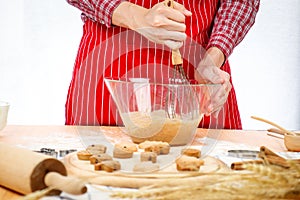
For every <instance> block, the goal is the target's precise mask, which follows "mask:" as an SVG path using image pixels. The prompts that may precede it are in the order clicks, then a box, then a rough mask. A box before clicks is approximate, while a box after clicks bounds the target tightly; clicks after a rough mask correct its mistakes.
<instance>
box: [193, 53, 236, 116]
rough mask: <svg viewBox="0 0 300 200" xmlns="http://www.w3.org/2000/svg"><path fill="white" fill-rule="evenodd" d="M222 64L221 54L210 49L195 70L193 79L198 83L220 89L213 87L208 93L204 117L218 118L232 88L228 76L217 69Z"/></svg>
mask: <svg viewBox="0 0 300 200" xmlns="http://www.w3.org/2000/svg"><path fill="white" fill-rule="evenodd" d="M223 62H224V55H223V53H222V52H221V51H220V50H219V49H217V48H215V47H212V48H211V49H209V50H208V51H207V53H206V54H205V56H204V59H202V61H201V62H200V63H199V65H198V67H197V69H196V70H195V79H196V80H197V81H198V83H214V84H220V87H215V88H212V89H211V90H210V91H208V92H209V100H208V102H205V103H206V105H205V107H204V112H205V114H206V115H210V114H213V116H215V117H217V116H218V114H219V111H220V109H221V108H222V107H223V105H224V103H225V102H226V100H227V97H228V94H229V92H230V90H231V88H232V86H231V84H230V75H229V74H228V73H227V72H225V71H223V70H221V69H220V68H219V67H221V65H222V64H223Z"/></svg>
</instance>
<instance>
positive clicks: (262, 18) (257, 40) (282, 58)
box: [0, 0, 300, 130]
mask: <svg viewBox="0 0 300 200" xmlns="http://www.w3.org/2000/svg"><path fill="white" fill-rule="evenodd" d="M0 10H1V12H0V27H1V31H0V100H5V101H8V102H10V104H11V108H10V112H9V118H8V124H64V104H65V99H66V95H67V90H68V86H69V82H70V80H71V75H72V69H73V63H74V60H75V57H76V52H77V48H78V44H79V41H80V37H81V33H82V22H81V19H80V12H79V11H78V10H76V9H75V8H73V7H71V6H69V5H68V4H67V3H66V2H65V1H64V0H52V1H39V0H27V1H19V0H10V1H3V2H2V5H1V8H0ZM230 61H231V66H232V72H233V74H232V76H233V81H234V84H235V88H236V92H237V97H238V101H239V106H240V111H241V117H242V121H243V125H244V129H266V128H269V127H270V126H268V125H265V124H263V123H261V122H257V121H254V120H252V119H250V116H251V115H257V116H261V117H265V118H267V119H270V120H273V121H275V122H277V123H279V124H281V125H282V126H284V127H286V128H288V129H298V130H299V129H300V101H299V96H300V77H299V76H298V75H299V74H300V1H299V0H286V1H281V0H272V1H267V0H262V1H261V8H260V12H259V14H258V16H257V20H256V24H255V26H254V27H253V29H252V30H251V31H250V32H249V34H248V35H247V37H246V39H245V40H244V41H243V42H242V44H240V45H239V46H238V47H237V48H236V49H235V51H234V53H233V55H232V56H231V57H230Z"/></svg>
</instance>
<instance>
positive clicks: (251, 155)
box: [228, 150, 259, 159]
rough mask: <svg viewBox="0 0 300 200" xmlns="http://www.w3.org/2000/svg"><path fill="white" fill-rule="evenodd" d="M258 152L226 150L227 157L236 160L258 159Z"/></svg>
mask: <svg viewBox="0 0 300 200" xmlns="http://www.w3.org/2000/svg"><path fill="white" fill-rule="evenodd" d="M258 154H259V151H253V150H228V155H229V156H233V157H237V158H249V159H255V158H258Z"/></svg>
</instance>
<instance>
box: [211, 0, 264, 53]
mask: <svg viewBox="0 0 300 200" xmlns="http://www.w3.org/2000/svg"><path fill="white" fill-rule="evenodd" d="M258 9H259V0H221V3H220V8H219V10H218V12H217V14H216V17H215V21H214V26H213V29H212V34H211V37H210V40H209V43H208V46H207V48H209V47H212V46H215V47H217V48H219V49H220V50H221V51H222V52H223V53H224V55H225V56H226V58H228V56H229V55H230V54H231V53H232V51H233V49H234V48H235V47H236V46H237V45H238V44H239V43H240V42H241V41H242V40H243V39H244V37H245V35H246V34H247V33H248V31H249V29H250V28H251V27H252V25H253V24H254V22H255V17H256V14H257V12H258Z"/></svg>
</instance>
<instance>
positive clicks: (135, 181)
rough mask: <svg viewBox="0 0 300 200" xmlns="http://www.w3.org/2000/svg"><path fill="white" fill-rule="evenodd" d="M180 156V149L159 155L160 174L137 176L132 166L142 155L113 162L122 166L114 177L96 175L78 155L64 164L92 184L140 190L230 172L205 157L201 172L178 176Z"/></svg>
mask: <svg viewBox="0 0 300 200" xmlns="http://www.w3.org/2000/svg"><path fill="white" fill-rule="evenodd" d="M179 152H180V148H178V147H175V148H174V147H172V148H171V151H170V154H168V155H159V156H158V157H157V163H158V164H159V165H160V171H158V172H151V173H136V172H133V171H132V168H133V165H134V164H136V163H138V162H139V156H140V153H139V152H135V153H134V156H133V158H130V159H114V160H118V161H119V162H120V163H121V170H120V171H115V172H113V173H107V172H105V171H95V170H94V166H93V165H92V164H90V162H89V161H82V160H78V158H77V155H76V152H74V153H71V154H69V155H67V156H66V157H65V159H64V164H65V166H66V168H67V171H68V173H69V175H74V176H76V177H79V178H81V179H83V180H85V181H87V182H89V183H91V184H97V185H107V186H114V187H126V188H140V187H143V186H148V185H152V184H156V183H159V182H168V185H170V184H174V185H176V184H184V182H190V181H191V180H194V179H197V180H203V181H205V179H207V178H208V174H209V175H211V174H218V172H224V171H228V170H229V168H228V167H227V166H226V165H225V164H224V163H223V162H222V161H220V160H218V159H216V158H213V157H210V156H206V157H205V158H203V160H204V162H205V164H204V165H203V166H201V167H200V171H199V172H178V171H177V170H176V165H175V162H174V161H175V159H176V157H178V156H179V154H178V153H179ZM172 180H173V181H172ZM174 180H176V181H174Z"/></svg>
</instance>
